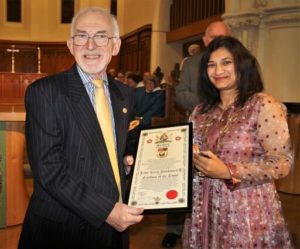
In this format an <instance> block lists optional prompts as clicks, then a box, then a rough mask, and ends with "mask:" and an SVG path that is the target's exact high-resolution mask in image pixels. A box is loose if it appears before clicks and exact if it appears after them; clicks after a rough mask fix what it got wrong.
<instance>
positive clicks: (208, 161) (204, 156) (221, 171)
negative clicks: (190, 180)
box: [193, 150, 231, 179]
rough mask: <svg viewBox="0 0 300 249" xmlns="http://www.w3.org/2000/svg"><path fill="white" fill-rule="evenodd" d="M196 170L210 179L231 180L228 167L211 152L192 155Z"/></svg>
mask: <svg viewBox="0 0 300 249" xmlns="http://www.w3.org/2000/svg"><path fill="white" fill-rule="evenodd" d="M193 163H194V166H195V167H196V169H198V170H199V171H200V172H202V173H203V174H204V175H206V176H209V177H212V178H220V179H231V175H230V172H229V169H228V167H227V166H226V165H225V164H224V163H223V162H222V161H221V160H220V159H219V158H218V157H217V156H216V155H215V154H214V153H212V152H211V151H209V150H207V151H201V152H200V153H193Z"/></svg>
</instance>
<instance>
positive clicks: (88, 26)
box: [67, 12, 121, 78]
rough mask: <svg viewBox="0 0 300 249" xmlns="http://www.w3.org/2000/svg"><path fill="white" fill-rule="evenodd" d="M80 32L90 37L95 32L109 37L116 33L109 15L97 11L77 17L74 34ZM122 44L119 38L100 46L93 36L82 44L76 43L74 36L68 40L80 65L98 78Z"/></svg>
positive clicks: (70, 48)
mask: <svg viewBox="0 0 300 249" xmlns="http://www.w3.org/2000/svg"><path fill="white" fill-rule="evenodd" d="M78 34H80V35H85V34H87V35H88V36H89V37H93V36H94V35H95V34H97V35H99V34H100V35H106V36H107V37H112V36H113V35H114V34H113V26H112V23H111V21H110V19H109V17H107V16H105V15H101V14H99V13H97V12H88V13H86V14H84V15H82V16H80V17H79V18H78V19H77V21H76V23H75V30H74V35H78ZM120 45H121V40H120V39H119V38H114V39H109V40H108V43H107V45H104V46H100V47H99V46H97V45H96V44H95V42H94V40H93V39H91V38H89V39H88V41H87V43H86V44H85V45H81V46H78V45H75V44H74V40H73V38H70V39H69V40H68V41H67V46H68V48H69V50H70V52H71V54H72V55H73V56H74V58H75V60H76V62H77V64H78V65H79V67H80V68H81V69H82V70H83V71H84V72H86V73H88V74H90V75H91V76H92V77H93V78H97V77H98V76H99V75H101V74H103V73H104V72H105V70H106V67H107V65H108V64H109V62H110V60H111V57H112V56H114V55H117V54H118V52H119V49H120Z"/></svg>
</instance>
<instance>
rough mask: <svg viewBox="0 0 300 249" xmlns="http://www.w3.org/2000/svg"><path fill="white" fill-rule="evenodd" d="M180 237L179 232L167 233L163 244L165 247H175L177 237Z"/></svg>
mask: <svg viewBox="0 0 300 249" xmlns="http://www.w3.org/2000/svg"><path fill="white" fill-rule="evenodd" d="M178 238H179V236H178V235H177V234H174V233H167V234H166V235H165V237H164V238H163V240H162V242H161V245H162V246H163V247H164V248H173V247H175V246H176V243H177V239H178Z"/></svg>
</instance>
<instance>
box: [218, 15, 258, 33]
mask: <svg viewBox="0 0 300 249" xmlns="http://www.w3.org/2000/svg"><path fill="white" fill-rule="evenodd" d="M222 18H223V19H224V21H225V22H226V23H227V25H228V26H229V27H230V28H231V29H245V28H249V27H258V26H259V24H260V21H261V18H260V16H259V14H258V13H244V14H238V15H237V14H235V15H233V14H230V15H229V14H224V15H223V16H222Z"/></svg>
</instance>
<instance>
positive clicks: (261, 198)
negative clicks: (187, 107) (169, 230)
mask: <svg viewBox="0 0 300 249" xmlns="http://www.w3.org/2000/svg"><path fill="white" fill-rule="evenodd" d="M200 69H201V70H200V82H201V83H200V85H199V94H200V99H201V103H200V104H199V105H198V106H197V107H196V108H195V109H194V111H193V113H192V115H191V117H190V120H191V122H193V127H194V128H193V129H194V143H195V144H196V148H197V146H198V147H199V152H197V153H194V155H193V163H194V166H195V172H194V180H193V211H192V215H191V219H187V220H186V224H185V231H184V234H183V248H197V249H198V248H209V249H220V248H225V249H227V248H243V249H244V248H264V249H265V248H280V249H283V248H293V247H292V242H291V239H290V235H289V233H288V230H287V226H286V223H285V221H284V218H283V216H282V210H281V203H280V200H279V197H278V194H277V192H276V188H275V185H274V180H276V179H279V178H282V177H285V176H286V175H287V174H288V173H289V169H290V167H291V165H292V160H293V159H292V154H291V147H290V137H289V131H288V126H287V122H286V109H285V107H284V106H283V105H282V104H281V103H279V102H278V101H276V100H275V99H274V98H273V97H272V96H270V95H268V94H266V93H263V92H262V90H263V83H262V79H261V76H260V72H259V65H258V63H257V61H256V59H255V58H254V57H253V55H251V54H250V53H249V51H248V50H247V49H246V48H245V47H244V46H243V45H242V44H241V43H240V42H239V41H238V40H236V39H235V38H232V37H219V38H216V39H215V40H214V41H213V42H211V43H210V45H209V46H208V47H207V49H206V50H205V51H204V53H203V57H202V60H201V68H200Z"/></svg>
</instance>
